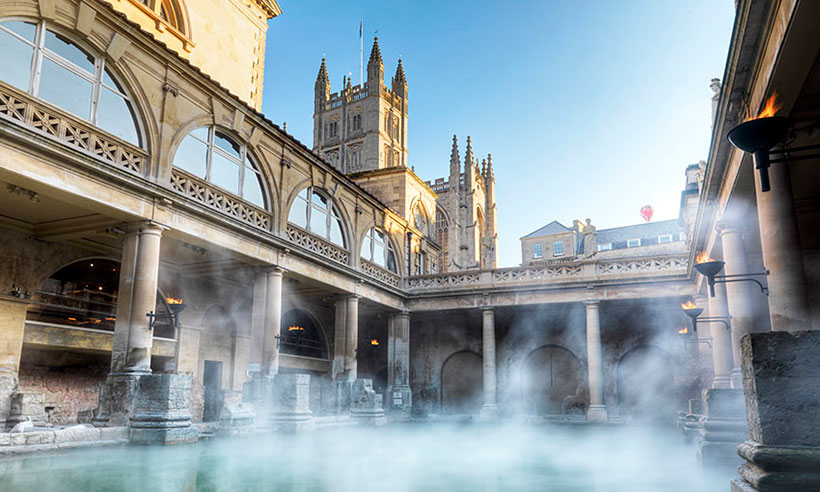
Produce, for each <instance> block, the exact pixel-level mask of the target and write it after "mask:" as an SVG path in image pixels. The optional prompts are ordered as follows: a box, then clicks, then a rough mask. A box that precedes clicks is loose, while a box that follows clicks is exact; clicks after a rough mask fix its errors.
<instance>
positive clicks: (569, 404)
mask: <svg viewBox="0 0 820 492" xmlns="http://www.w3.org/2000/svg"><path fill="white" fill-rule="evenodd" d="M522 371H523V374H522V378H521V379H522V381H523V384H524V387H523V395H524V409H525V411H526V412H528V413H532V414H535V415H563V414H566V413H571V410H572V409H574V408H578V407H579V406H580V405H582V404H583V405H584V406H585V404H584V401H585V392H584V387H585V385H584V366H583V364H582V363H581V361H580V360H578V358H577V357H575V355H574V354H573V353H572V352H570V351H569V350H567V349H565V348H563V347H559V346H557V345H545V346H543V347H538V348H537V349H535V350H533V351H532V352H530V354H529V355H528V356H527V358H526V360H525V361H524V365H523V368H522Z"/></svg>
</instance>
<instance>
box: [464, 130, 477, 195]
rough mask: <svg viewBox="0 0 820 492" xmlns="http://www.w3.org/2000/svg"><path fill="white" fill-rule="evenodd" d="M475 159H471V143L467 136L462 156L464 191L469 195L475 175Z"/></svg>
mask: <svg viewBox="0 0 820 492" xmlns="http://www.w3.org/2000/svg"><path fill="white" fill-rule="evenodd" d="M474 170H475V158H474V157H473V143H472V140H471V138H470V137H469V136H467V151H466V152H465V154H464V189H465V190H467V192H468V193H469V192H470V191H472V189H473V183H474V179H475V175H474V174H473V172H474Z"/></svg>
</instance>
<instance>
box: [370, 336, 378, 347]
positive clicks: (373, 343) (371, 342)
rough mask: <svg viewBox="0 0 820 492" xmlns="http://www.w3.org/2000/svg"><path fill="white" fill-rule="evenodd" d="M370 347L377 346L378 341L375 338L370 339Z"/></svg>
mask: <svg viewBox="0 0 820 492" xmlns="http://www.w3.org/2000/svg"><path fill="white" fill-rule="evenodd" d="M370 345H373V346H374V347H375V346H377V345H379V340H378V339H377V338H371V339H370Z"/></svg>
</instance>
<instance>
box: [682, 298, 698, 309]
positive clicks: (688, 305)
mask: <svg viewBox="0 0 820 492" xmlns="http://www.w3.org/2000/svg"><path fill="white" fill-rule="evenodd" d="M680 307H681V308H682V309H684V310H687V311H688V310H689V309H697V308H698V306H697V305H696V304H695V303H694V302H692V301H691V300H689V301H686V302H684V303H683V304H681V305H680Z"/></svg>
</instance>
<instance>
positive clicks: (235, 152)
mask: <svg viewBox="0 0 820 492" xmlns="http://www.w3.org/2000/svg"><path fill="white" fill-rule="evenodd" d="M214 145H216V146H217V147H219V148H220V149H222V150H224V151H225V152H227V153H228V154H230V155H232V156H234V157H236V158H237V159H241V158H242V155H241V154H240V147H239V144H236V143H234V142H233V141H232V140H231V139H229V138H228V137H227V136H226V135H225V134H224V133H220V132H216V135H214Z"/></svg>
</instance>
